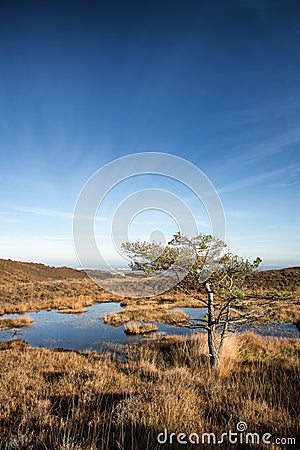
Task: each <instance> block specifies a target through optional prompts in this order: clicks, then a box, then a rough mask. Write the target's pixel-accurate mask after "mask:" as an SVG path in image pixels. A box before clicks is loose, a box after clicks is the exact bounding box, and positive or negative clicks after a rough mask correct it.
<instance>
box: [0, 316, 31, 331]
mask: <svg viewBox="0 0 300 450" xmlns="http://www.w3.org/2000/svg"><path fill="white" fill-rule="evenodd" d="M32 323H33V320H32V319H30V318H29V317H22V318H20V319H0V330H8V329H9V328H22V327H29V326H30V325H31V324H32Z"/></svg>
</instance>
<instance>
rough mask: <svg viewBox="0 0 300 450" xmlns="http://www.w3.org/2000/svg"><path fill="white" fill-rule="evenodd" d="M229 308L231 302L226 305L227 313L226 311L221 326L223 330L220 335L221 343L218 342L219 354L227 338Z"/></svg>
mask: <svg viewBox="0 0 300 450" xmlns="http://www.w3.org/2000/svg"><path fill="white" fill-rule="evenodd" d="M230 307H231V302H230V303H228V305H227V311H226V318H225V322H224V325H223V330H222V333H221V341H220V346H219V354H220V353H221V351H222V348H223V345H224V340H225V338H226V337H227V331H228V323H229V319H230Z"/></svg>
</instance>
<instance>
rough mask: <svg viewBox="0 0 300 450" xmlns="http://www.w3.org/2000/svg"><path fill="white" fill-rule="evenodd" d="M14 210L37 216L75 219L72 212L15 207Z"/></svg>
mask: <svg viewBox="0 0 300 450" xmlns="http://www.w3.org/2000/svg"><path fill="white" fill-rule="evenodd" d="M13 209H14V210H15V211H18V212H21V213H26V214H32V215H35V216H51V217H58V218H61V219H73V213H72V212H66V211H58V210H55V209H47V208H34V207H29V206H15V207H14V208H13Z"/></svg>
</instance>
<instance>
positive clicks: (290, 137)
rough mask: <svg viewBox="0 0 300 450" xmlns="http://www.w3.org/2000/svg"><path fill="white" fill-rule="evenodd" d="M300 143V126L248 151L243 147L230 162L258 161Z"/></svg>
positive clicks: (239, 163) (247, 162)
mask: <svg viewBox="0 0 300 450" xmlns="http://www.w3.org/2000/svg"><path fill="white" fill-rule="evenodd" d="M296 144H300V127H296V128H294V129H293V130H291V131H289V132H287V133H284V134H282V135H280V136H275V137H272V138H269V139H265V140H264V141H262V142H261V143H259V144H257V145H254V146H253V147H249V149H248V151H247V150H246V149H243V151H242V153H241V154H239V155H238V156H235V157H233V158H230V160H229V161H228V164H230V165H231V166H232V165H239V166H241V165H247V164H251V163H256V162H258V161H261V160H263V159H266V158H269V157H271V156H274V155H277V154H280V153H282V152H284V151H286V150H287V147H289V146H292V145H296Z"/></svg>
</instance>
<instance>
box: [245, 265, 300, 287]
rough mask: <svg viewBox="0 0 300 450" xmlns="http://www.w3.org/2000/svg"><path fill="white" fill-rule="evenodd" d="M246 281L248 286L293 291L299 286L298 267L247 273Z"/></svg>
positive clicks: (299, 269) (299, 273) (299, 274)
mask: <svg viewBox="0 0 300 450" xmlns="http://www.w3.org/2000/svg"><path fill="white" fill-rule="evenodd" d="M246 283H247V285H248V286H249V288H253V289H255V288H258V289H267V290H270V289H276V290H280V291H295V290H296V289H299V288H300V267H289V268H287V269H278V270H259V271H257V272H254V273H252V274H250V275H248V277H247V279H246Z"/></svg>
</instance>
